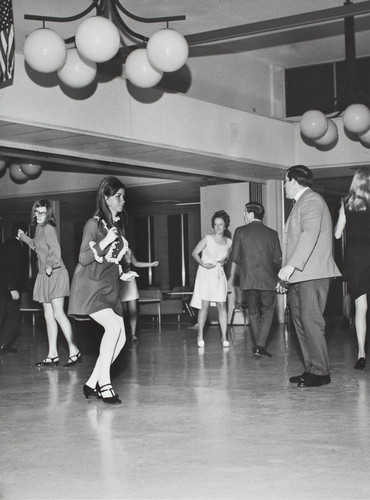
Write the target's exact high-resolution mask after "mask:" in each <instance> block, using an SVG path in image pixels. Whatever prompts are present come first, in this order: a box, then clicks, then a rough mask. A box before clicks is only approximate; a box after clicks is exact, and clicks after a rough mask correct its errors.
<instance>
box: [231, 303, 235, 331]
mask: <svg viewBox="0 0 370 500" xmlns="http://www.w3.org/2000/svg"><path fill="white" fill-rule="evenodd" d="M234 316H235V307H234V309H233V312H232V314H231V319H230V326H233V322H234Z"/></svg>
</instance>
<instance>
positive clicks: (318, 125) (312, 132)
mask: <svg viewBox="0 0 370 500" xmlns="http://www.w3.org/2000/svg"><path fill="white" fill-rule="evenodd" d="M300 127H301V133H302V135H303V136H305V137H307V138H308V139H312V140H316V139H320V137H322V136H323V135H324V134H325V133H326V131H327V130H328V120H327V118H326V116H325V115H324V113H322V112H321V111H318V110H310V111H306V112H305V113H304V114H303V115H302V118H301V121H300Z"/></svg>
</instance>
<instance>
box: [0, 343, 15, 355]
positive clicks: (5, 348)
mask: <svg viewBox="0 0 370 500" xmlns="http://www.w3.org/2000/svg"><path fill="white" fill-rule="evenodd" d="M0 352H1V353H3V352H11V353H12V354H15V353H16V352H18V349H16V348H15V347H12V346H11V345H5V344H2V345H1V346H0Z"/></svg>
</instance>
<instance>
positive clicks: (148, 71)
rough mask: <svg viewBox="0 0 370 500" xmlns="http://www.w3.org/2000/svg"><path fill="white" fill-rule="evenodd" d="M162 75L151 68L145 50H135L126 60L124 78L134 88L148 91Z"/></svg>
mask: <svg viewBox="0 0 370 500" xmlns="http://www.w3.org/2000/svg"><path fill="white" fill-rule="evenodd" d="M162 76H163V73H162V72H161V71H158V70H156V69H154V68H153V66H151V64H150V63H149V61H148V57H147V52H146V50H145V49H136V50H134V51H133V52H131V54H129V55H128V57H127V59H126V78H127V79H128V80H129V81H130V82H131V83H132V84H133V85H135V86H136V87H140V88H143V89H148V88H150V87H154V86H155V85H157V83H159V82H160V80H161V79H162Z"/></svg>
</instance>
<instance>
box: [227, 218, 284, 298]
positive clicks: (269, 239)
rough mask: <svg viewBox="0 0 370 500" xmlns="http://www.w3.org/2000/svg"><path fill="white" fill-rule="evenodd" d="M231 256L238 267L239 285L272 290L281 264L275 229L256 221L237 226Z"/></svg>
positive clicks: (243, 287) (250, 288)
mask: <svg viewBox="0 0 370 500" xmlns="http://www.w3.org/2000/svg"><path fill="white" fill-rule="evenodd" d="M230 259H231V260H232V261H233V262H235V263H236V264H238V265H239V266H240V284H239V288H241V289H242V290H252V289H254V290H275V287H276V284H277V282H278V276H277V273H278V271H279V269H280V267H281V248H280V242H279V236H278V233H277V232H276V231H274V230H273V229H270V228H269V227H267V226H265V225H264V224H263V223H262V222H257V221H252V222H250V223H249V224H246V225H245V226H240V227H238V228H236V230H235V234H234V238H233V244H232V247H231V253H230Z"/></svg>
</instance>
